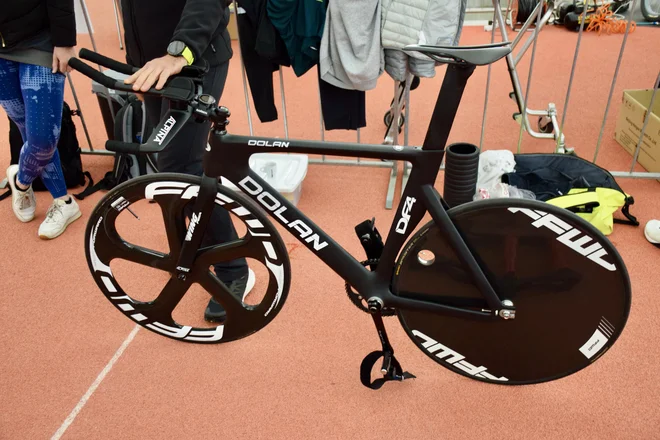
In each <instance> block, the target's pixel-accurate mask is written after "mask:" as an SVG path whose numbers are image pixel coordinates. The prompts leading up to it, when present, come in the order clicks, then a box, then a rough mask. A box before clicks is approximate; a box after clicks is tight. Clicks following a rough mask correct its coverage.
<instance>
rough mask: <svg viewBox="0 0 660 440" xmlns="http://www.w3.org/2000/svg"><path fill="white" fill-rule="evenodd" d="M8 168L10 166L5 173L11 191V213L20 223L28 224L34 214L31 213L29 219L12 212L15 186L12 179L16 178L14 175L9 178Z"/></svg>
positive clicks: (14, 211)
mask: <svg viewBox="0 0 660 440" xmlns="http://www.w3.org/2000/svg"><path fill="white" fill-rule="evenodd" d="M10 168H11V166H10V167H9V168H7V173H6V174H7V185H9V188H10V189H11V193H12V197H11V210H12V212H13V213H14V215H15V216H16V218H17V219H18V220H19V221H21V222H22V223H29V222H31V221H32V220H34V214H35V213H34V212H33V213H32V215H31V216H30V217H23V216H22V215H20V214H19V213H18V212H16V210H14V194H16V186H15V185H14V178H15V177H16V174H13V175H11V176H10V175H9V170H10ZM35 212H36V209H35Z"/></svg>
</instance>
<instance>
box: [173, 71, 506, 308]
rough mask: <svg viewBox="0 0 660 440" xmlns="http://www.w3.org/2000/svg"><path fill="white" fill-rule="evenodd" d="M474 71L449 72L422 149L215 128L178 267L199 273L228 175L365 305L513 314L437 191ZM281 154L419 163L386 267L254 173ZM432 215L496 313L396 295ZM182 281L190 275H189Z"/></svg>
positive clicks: (386, 250)
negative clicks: (365, 261) (199, 255)
mask: <svg viewBox="0 0 660 440" xmlns="http://www.w3.org/2000/svg"><path fill="white" fill-rule="evenodd" d="M473 71H474V66H467V67H466V66H455V65H450V66H448V69H447V73H446V75H445V79H444V81H443V85H442V88H441V91H440V96H439V98H438V102H437V103H436V107H435V110H434V112H433V117H432V118H431V122H430V126H429V130H428V132H427V136H426V140H425V142H424V146H423V147H422V148H421V149H418V148H412V149H411V148H406V149H404V148H403V147H401V146H386V145H369V144H351V143H328V142H318V141H306V140H305V141H303V140H279V139H272V138H264V137H252V136H239V135H231V134H227V132H226V131H225V127H224V126H221V127H217V126H216V127H214V129H213V130H212V132H211V136H210V139H209V148H207V151H206V152H205V155H204V159H203V161H204V175H203V177H202V183H201V186H200V189H199V193H198V196H197V200H196V202H195V205H194V207H193V212H196V213H198V214H197V217H198V223H197V225H196V226H195V227H194V230H193V231H194V232H193V234H192V238H191V239H190V241H185V242H184V244H183V248H182V251H181V255H180V259H179V263H178V264H177V266H179V267H183V268H188V267H191V265H192V263H193V260H194V258H195V255H196V252H197V249H199V246H200V243H201V239H202V235H203V231H205V229H206V227H207V225H208V221H209V218H210V212H211V211H212V209H213V207H214V203H215V194H216V185H217V183H218V178H219V177H220V176H222V177H224V178H226V179H228V180H229V181H231V182H232V183H233V184H234V185H236V186H237V187H238V188H240V189H241V190H242V192H243V193H244V194H245V195H247V196H248V197H249V198H250V199H252V201H254V202H255V203H256V204H257V205H258V206H260V207H261V208H263V209H264V210H265V211H266V212H267V213H268V214H269V216H270V217H271V218H272V219H274V220H275V221H276V222H278V223H279V224H280V225H282V226H283V227H285V228H287V229H288V230H289V231H290V232H291V233H292V234H293V235H294V236H295V237H296V239H297V240H298V241H300V242H301V243H302V244H303V245H304V246H306V247H307V248H308V249H309V250H310V251H311V252H312V253H314V254H315V255H316V256H317V257H319V258H320V259H321V260H322V261H323V262H324V263H325V264H326V265H328V266H329V267H330V268H331V269H332V270H333V271H335V272H336V273H337V274H338V275H339V276H341V277H342V278H343V279H344V280H346V281H347V282H348V283H349V284H350V285H351V286H353V287H354V288H355V289H356V290H357V291H359V292H360V293H361V294H362V295H363V296H364V297H365V298H378V299H380V300H381V301H382V303H383V305H384V307H395V308H399V309H407V310H420V311H427V312H431V313H444V314H453V315H457V316H463V317H472V318H482V319H483V318H493V317H496V316H498V313H499V311H500V310H501V309H509V310H513V308H512V307H507V306H505V305H503V304H502V302H501V301H500V299H499V298H498V296H497V295H496V293H495V292H494V290H493V288H492V286H491V284H490V283H489V281H488V280H487V278H486V276H485V275H484V273H483V271H482V270H481V268H480V267H479V265H478V263H477V262H476V260H475V259H474V257H473V255H472V253H471V252H470V250H469V248H468V247H467V245H466V244H465V241H464V240H463V239H462V237H461V235H460V233H459V231H458V230H457V229H456V227H455V226H454V225H453V223H452V221H451V219H450V218H449V216H448V214H447V210H446V207H445V206H444V205H443V202H442V198H441V197H440V195H439V194H438V192H437V191H436V190H435V188H434V186H433V185H434V183H435V180H436V177H437V175H438V172H439V169H440V165H441V163H442V159H443V156H444V146H445V144H446V141H447V138H448V135H449V131H450V129H451V125H452V124H453V120H454V117H455V114H456V111H457V110H458V105H459V103H460V99H461V96H462V93H463V89H464V87H465V84H466V82H467V79H468V78H469V77H470V76H471V74H472V72H473ZM441 104H442V105H441ZM274 150H275V151H277V152H279V153H302V154H323V155H328V156H346V157H362V158H377V159H390V160H397V161H407V162H410V163H411V164H412V172H411V174H410V179H409V182H408V185H407V186H406V189H405V191H404V193H403V195H402V197H401V201H400V202H399V206H398V207H397V211H396V215H395V218H394V221H393V222H392V225H391V226H390V230H389V234H388V236H387V239H386V242H385V247H384V250H383V252H382V255H381V258H380V261H379V263H378V267H377V269H376V270H375V271H374V272H372V271H370V270H368V269H366V268H365V267H364V266H362V264H360V262H358V261H357V260H356V259H355V257H353V256H352V255H351V254H349V253H348V252H347V251H346V250H345V249H344V248H343V247H342V246H340V245H339V244H338V243H337V242H335V241H334V240H333V239H332V238H331V237H330V236H329V235H328V234H327V233H326V232H325V231H323V230H322V229H321V228H320V227H318V226H317V225H316V224H315V223H314V222H313V221H312V220H311V219H309V218H308V217H307V216H305V215H304V214H303V213H302V212H301V211H300V210H298V209H297V208H296V207H295V206H294V205H293V204H292V203H290V202H289V201H288V200H287V199H286V198H285V197H284V196H282V195H281V194H279V193H278V192H277V191H276V190H275V189H274V188H272V186H271V185H269V184H268V183H267V182H266V181H264V180H263V179H261V178H260V177H259V175H258V174H257V173H255V172H254V171H253V170H251V169H250V167H249V158H250V156H251V155H252V154H255V153H264V152H271V153H272V152H273V151H274ZM426 212H429V213H430V214H431V216H432V218H433V220H434V221H435V222H436V224H437V225H438V226H439V228H440V230H441V231H442V232H443V234H444V235H445V238H446V239H447V241H448V242H449V243H450V245H451V246H452V248H453V249H454V251H455V252H456V254H457V255H458V256H459V259H460V260H461V262H462V263H463V265H464V266H465V267H467V268H468V272H469V273H470V274H471V276H472V278H473V280H474V282H475V284H476V286H477V287H478V288H479V290H480V292H481V294H482V295H483V296H484V298H485V300H486V302H487V303H488V306H489V307H490V310H470V309H461V308H457V307H451V306H447V305H442V304H437V303H432V302H427V301H420V300H414V299H409V298H403V297H400V296H396V295H394V294H393V293H392V292H391V291H390V283H391V281H392V280H391V274H392V272H393V270H394V265H395V261H396V258H397V256H398V254H399V252H400V250H401V248H402V247H403V245H404V243H405V242H406V240H407V239H408V237H409V236H410V234H411V231H413V230H414V229H415V227H416V226H417V225H418V224H419V222H420V221H421V219H422V218H423V216H424V214H425V213H426ZM182 275H183V276H185V275H184V274H183V273H182Z"/></svg>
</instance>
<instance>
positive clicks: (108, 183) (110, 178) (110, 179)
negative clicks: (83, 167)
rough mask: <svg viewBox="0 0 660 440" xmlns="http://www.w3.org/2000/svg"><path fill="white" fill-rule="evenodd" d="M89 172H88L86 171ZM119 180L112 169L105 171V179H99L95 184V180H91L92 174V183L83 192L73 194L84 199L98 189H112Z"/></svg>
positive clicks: (79, 198)
mask: <svg viewBox="0 0 660 440" xmlns="http://www.w3.org/2000/svg"><path fill="white" fill-rule="evenodd" d="M85 174H88V173H85ZM117 183H118V182H117V181H116V179H115V176H114V173H113V172H112V171H108V172H107V173H105V176H104V177H103V179H101V180H99V181H98V183H96V184H94V182H93V181H92V180H91V176H90V183H89V185H87V188H85V189H84V190H83V191H82V192H80V193H78V194H74V195H73V196H74V197H75V198H76V199H78V200H83V199H84V198H85V197H87V196H89V195H92V194H94V193H95V192H96V191H99V190H101V189H102V190H106V191H107V190H111V189H112V188H114V187H115V186H117Z"/></svg>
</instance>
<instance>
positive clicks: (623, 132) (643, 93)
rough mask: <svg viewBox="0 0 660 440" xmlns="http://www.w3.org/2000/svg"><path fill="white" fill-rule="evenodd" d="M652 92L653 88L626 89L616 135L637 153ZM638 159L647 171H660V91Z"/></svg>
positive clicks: (656, 96) (631, 151)
mask: <svg viewBox="0 0 660 440" xmlns="http://www.w3.org/2000/svg"><path fill="white" fill-rule="evenodd" d="M652 95H653V89H648V90H624V91H623V103H622V105H621V109H620V110H619V119H618V121H617V123H616V129H615V131H614V139H616V141H617V142H618V143H619V145H621V146H622V147H623V149H624V150H626V151H627V152H628V153H630V154H631V155H633V156H634V155H635V149H636V148H637V142H639V136H640V134H641V131H642V127H643V126H644V118H646V114H647V112H648V107H649V105H650V104H651V96H652ZM637 162H638V163H639V164H640V165H641V166H642V167H644V169H646V170H647V171H650V172H653V173H657V172H660V91H658V92H657V93H656V95H655V102H654V103H653V109H652V112H651V116H650V117H649V122H648V125H647V126H646V130H645V131H644V139H643V140H642V146H641V148H640V149H639V156H638V157H637Z"/></svg>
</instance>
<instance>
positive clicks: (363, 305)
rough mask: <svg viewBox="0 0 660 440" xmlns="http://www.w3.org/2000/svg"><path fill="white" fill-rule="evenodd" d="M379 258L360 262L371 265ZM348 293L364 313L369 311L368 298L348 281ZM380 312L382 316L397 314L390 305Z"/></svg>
mask: <svg viewBox="0 0 660 440" xmlns="http://www.w3.org/2000/svg"><path fill="white" fill-rule="evenodd" d="M378 261H379V259H378V258H372V259H369V260H364V261H361V262H360V264H362V265H363V266H364V267H367V266H370V265H372V264H378ZM346 294H347V295H348V299H350V300H351V302H352V303H353V304H354V305H355V307H357V308H358V309H359V310H361V311H363V312H364V313H369V314H371V312H370V311H369V308H368V307H367V298H365V297H363V296H362V295H361V294H360V293H358V292H356V291H354V290H353V288H352V287H351V285H350V284H348V283H346ZM380 314H381V315H382V316H394V315H396V310H394V309H393V308H390V307H383V308H382V309H381V311H380Z"/></svg>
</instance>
